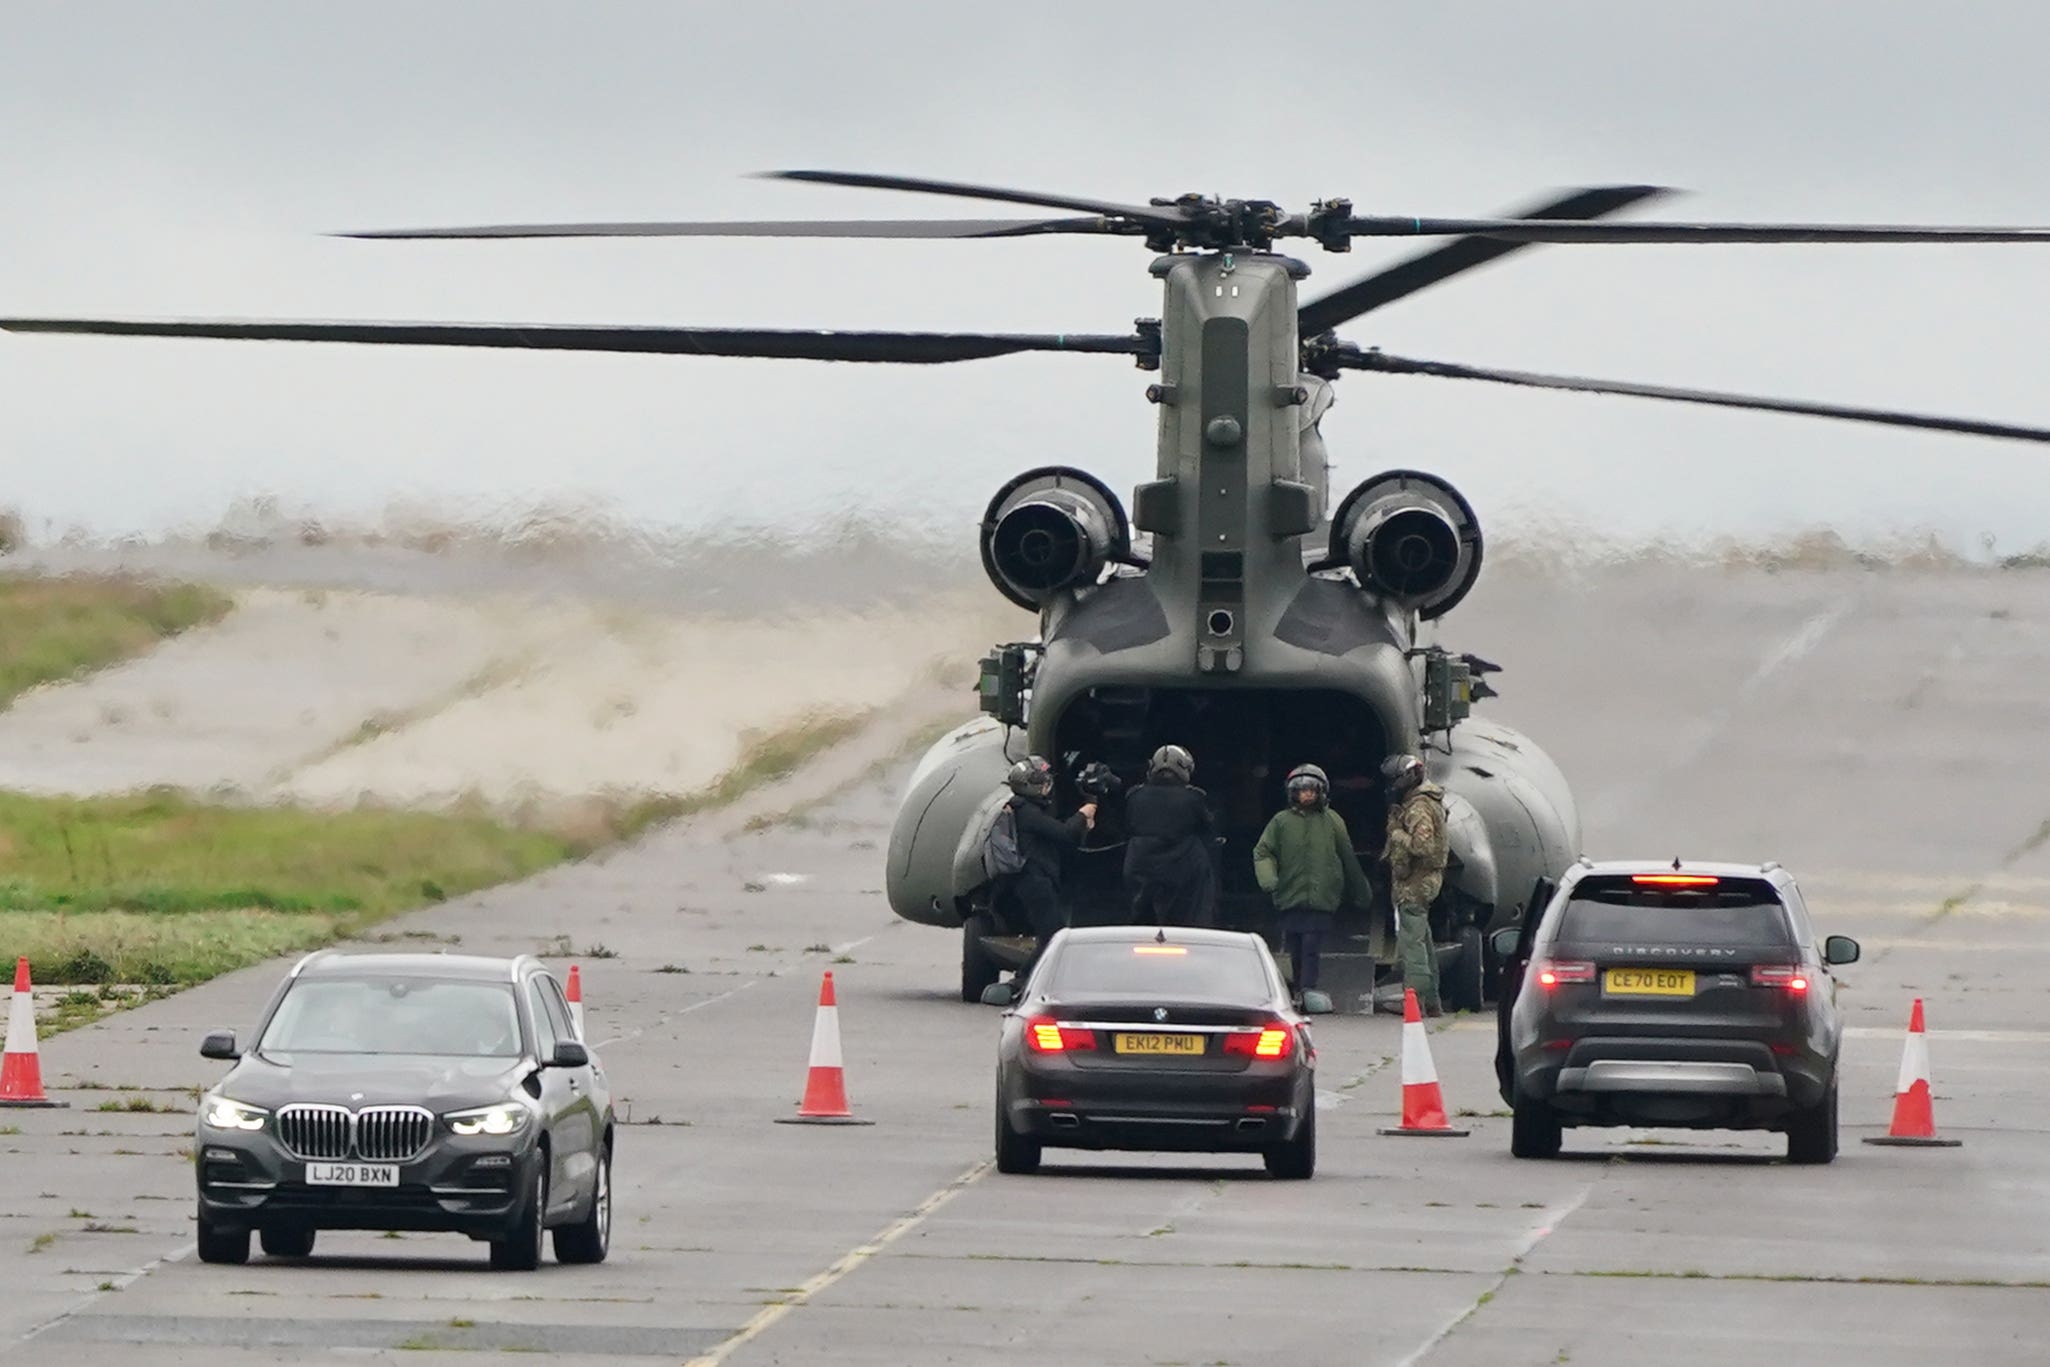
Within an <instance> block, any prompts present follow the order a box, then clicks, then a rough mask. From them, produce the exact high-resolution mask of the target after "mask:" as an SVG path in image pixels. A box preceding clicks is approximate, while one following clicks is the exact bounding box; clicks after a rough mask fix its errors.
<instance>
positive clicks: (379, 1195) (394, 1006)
mask: <svg viewBox="0 0 2050 1367" xmlns="http://www.w3.org/2000/svg"><path fill="white" fill-rule="evenodd" d="M200 1052H201V1054H203V1055H204V1056H205V1057H207V1058H214V1059H234V1060H237V1062H236V1064H235V1066H234V1068H232V1069H231V1070H230V1071H229V1073H228V1075H227V1076H226V1077H224V1078H222V1079H221V1081H220V1083H219V1084H218V1085H217V1086H215V1087H214V1089H213V1090H212V1091H211V1092H209V1093H208V1094H207V1095H206V1096H205V1097H203V1098H202V1099H201V1101H200V1105H199V1134H198V1154H197V1162H196V1164H195V1167H196V1169H197V1176H198V1183H199V1256H200V1258H201V1259H202V1260H203V1261H206V1262H210V1263H240V1262H244V1261H246V1260H247V1259H248V1257H249V1236H250V1234H251V1232H252V1231H253V1232H255V1233H256V1234H258V1235H259V1236H260V1237H261V1239H262V1242H263V1250H264V1252H266V1253H268V1254H271V1255H273V1256H276V1257H305V1256H306V1255H307V1254H309V1253H311V1252H312V1251H313V1240H314V1236H315V1234H316V1233H317V1232H318V1231H320V1230H323V1229H369V1230H423V1231H446V1232H455V1233H462V1234H467V1235H469V1236H470V1237H471V1238H472V1239H479V1240H485V1241H488V1242H489V1243H490V1245H491V1265H492V1266H493V1267H497V1268H506V1269H511V1270H515V1271H525V1270H530V1269H532V1268H534V1267H536V1266H538V1265H539V1264H540V1261H541V1250H542V1239H543V1237H544V1234H545V1232H546V1231H548V1230H551V1229H552V1230H553V1231H554V1239H555V1256H556V1258H557V1260H558V1261H561V1262H565V1263H595V1262H602V1261H603V1260H604V1258H605V1254H606V1250H607V1246H608V1244H609V1242H610V1239H611V1231H612V1135H613V1120H612V1098H611V1094H610V1091H609V1089H608V1087H607V1083H606V1079H605V1074H604V1071H603V1070H602V1069H601V1068H600V1067H599V1066H598V1061H597V1059H596V1057H595V1056H594V1055H593V1054H592V1053H591V1051H590V1049H589V1048H588V1047H587V1046H586V1045H585V1044H584V1043H583V1042H582V1041H580V1040H579V1039H578V1038H577V1035H576V1030H575V1027H574V1026H573V1024H572V1023H571V1017H570V1011H569V1005H568V1003H567V1002H566V1001H565V1000H564V998H563V994H562V988H561V987H560V986H559V985H558V984H557V982H556V981H555V979H554V977H553V976H551V975H550V974H549V972H548V970H547V969H546V968H545V967H543V966H542V964H541V963H540V961H539V960H537V959H534V958H532V957H530V956H526V955H522V956H520V957H519V958H517V959H497V958H481V957H473V956H467V955H452V954H343V953H338V952H334V951H326V950H323V951H321V952H319V953H315V954H311V955H308V956H307V957H306V958H304V959H302V960H300V961H299V963H298V964H297V965H296V966H295V967H294V968H293V969H292V972H291V974H290V975H289V976H288V977H287V978H286V979H285V981H284V983H283V984H282V985H281V986H280V987H279V988H278V990H277V992H276V993H275V994H273V996H272V997H271V1000H270V1004H269V1005H268V1007H266V1008H265V1011H264V1014H263V1019H262V1022H261V1023H260V1024H259V1025H258V1026H257V1030H256V1037H255V1042H254V1044H253V1045H251V1046H250V1047H249V1049H248V1050H247V1051H246V1052H245V1051H243V1050H242V1049H240V1048H238V1047H237V1045H236V1041H235V1036H234V1034H233V1033H232V1032H227V1031H223V1032H220V1033H217V1034H212V1035H209V1036H207V1039H206V1043H205V1044H204V1045H203V1046H202V1047H201V1049H200Z"/></svg>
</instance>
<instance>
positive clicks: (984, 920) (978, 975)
mask: <svg viewBox="0 0 2050 1367" xmlns="http://www.w3.org/2000/svg"><path fill="white" fill-rule="evenodd" d="M994 934H996V922H994V921H992V920H991V919H990V917H989V914H988V913H987V912H981V911H978V912H976V913H975V914H974V915H973V916H970V917H969V918H968V919H967V920H965V921H963V922H962V923H961V1000H962V1001H964V1002H979V1001H981V1000H982V989H984V988H985V987H988V986H989V985H990V984H992V983H994V982H995V981H996V980H997V979H998V978H1000V977H1002V976H1003V973H1004V966H1003V965H1002V964H1000V963H998V962H997V961H996V960H995V959H994V958H992V957H991V956H990V952H989V951H988V950H987V949H984V948H983V947H982V937H983V936H985V935H994Z"/></svg>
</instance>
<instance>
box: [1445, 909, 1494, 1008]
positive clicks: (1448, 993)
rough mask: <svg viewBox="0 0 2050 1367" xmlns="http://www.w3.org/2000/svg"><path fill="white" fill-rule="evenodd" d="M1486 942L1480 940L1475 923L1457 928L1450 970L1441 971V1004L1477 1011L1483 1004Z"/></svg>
mask: <svg viewBox="0 0 2050 1367" xmlns="http://www.w3.org/2000/svg"><path fill="white" fill-rule="evenodd" d="M1486 951H1487V947H1486V945H1484V944H1483V943H1482V941H1481V928H1480V927H1479V926H1472V925H1469V926H1461V927H1460V928H1459V953H1458V955H1457V956H1456V957H1454V959H1453V960H1452V965H1451V967H1452V971H1451V972H1450V973H1448V974H1446V975H1445V982H1444V986H1443V988H1442V991H1443V995H1444V998H1445V1005H1447V1006H1449V1007H1451V1008H1452V1009H1453V1010H1454V1011H1478V1010H1480V1009H1481V1007H1482V1005H1483V1004H1484V1003H1483V1001H1482V997H1483V996H1484V995H1485V991H1486V976H1487V962H1486V959H1485V957H1484V956H1485V954H1486Z"/></svg>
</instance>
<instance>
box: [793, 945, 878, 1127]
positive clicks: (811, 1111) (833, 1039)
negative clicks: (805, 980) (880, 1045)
mask: <svg viewBox="0 0 2050 1367" xmlns="http://www.w3.org/2000/svg"><path fill="white" fill-rule="evenodd" d="M776 1123H777V1124H779V1125H873V1124H875V1122H874V1121H873V1120H861V1119H858V1118H856V1116H855V1114H854V1112H852V1111H850V1110H848V1109H847V1081H846V1077H845V1070H844V1069H843V1067H842V1065H841V1062H840V1008H839V1007H838V1006H837V1005H836V1004H835V1003H834V1001H833V970H832V969H830V968H829V969H827V970H826V977H825V981H824V982H822V983H820V984H819V1013H818V1016H817V1017H816V1018H815V1019H814V1020H813V1022H812V1027H811V1069H810V1071H809V1072H808V1073H807V1074H806V1075H805V1080H804V1100H803V1101H802V1102H800V1103H799V1104H798V1108H797V1114H796V1115H784V1116H778V1117H776Z"/></svg>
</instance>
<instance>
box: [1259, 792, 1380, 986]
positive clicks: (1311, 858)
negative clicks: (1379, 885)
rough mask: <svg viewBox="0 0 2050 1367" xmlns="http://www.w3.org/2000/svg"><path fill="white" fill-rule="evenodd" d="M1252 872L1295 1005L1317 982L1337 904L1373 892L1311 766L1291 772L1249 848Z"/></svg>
mask: <svg viewBox="0 0 2050 1367" xmlns="http://www.w3.org/2000/svg"><path fill="white" fill-rule="evenodd" d="M1253 876H1254V878H1255V879H1257V880H1258V881H1259V884H1260V890H1261V891H1262V892H1265V893H1266V894H1267V895H1268V896H1269V897H1271V898H1273V899H1274V909H1275V911H1276V912H1278V913H1279V914H1280V929H1281V936H1282V945H1283V948H1284V950H1285V951H1286V953H1287V954H1288V961H1289V976H1290V977H1291V978H1292V979H1293V982H1292V983H1291V984H1290V988H1291V990H1292V991H1293V992H1294V994H1295V998H1296V1001H1297V1003H1298V1004H1299V1005H1308V997H1309V994H1311V993H1313V992H1315V991H1316V989H1317V972H1318V968H1319V966H1320V963H1321V961H1322V957H1323V952H1324V937H1325V936H1326V935H1327V934H1329V933H1330V931H1331V925H1332V922H1333V920H1334V919H1336V916H1337V913H1338V908H1339V907H1340V906H1343V905H1345V904H1347V903H1350V904H1352V905H1353V906H1357V907H1364V906H1366V905H1368V903H1369V900H1370V898H1371V896H1372V889H1371V888H1370V886H1369V885H1368V883H1367V874H1366V870H1364V869H1362V868H1361V867H1360V860H1359V856H1358V855H1357V854H1354V853H1353V848H1352V833H1351V832H1350V831H1348V830H1347V829H1346V826H1345V818H1344V817H1342V816H1340V815H1339V814H1338V813H1337V812H1334V811H1332V810H1331V782H1330V780H1329V779H1327V778H1326V777H1325V776H1324V771H1323V770H1322V769H1320V768H1318V767H1317V766H1316V765H1314V764H1302V765H1298V766H1297V767H1296V768H1294V769H1291V770H1290V771H1289V775H1288V806H1287V807H1286V808H1285V809H1283V810H1282V811H1279V812H1276V813H1275V814H1274V819H1273V820H1271V821H1269V822H1268V823H1267V829H1266V830H1264V831H1262V832H1261V833H1260V841H1259V843H1258V844H1257V845H1255V846H1254V847H1253ZM1320 995H1321V994H1320ZM1326 1007H1327V1008H1328V1003H1327V1004H1326ZM1320 1009H1325V1008H1320Z"/></svg>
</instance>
